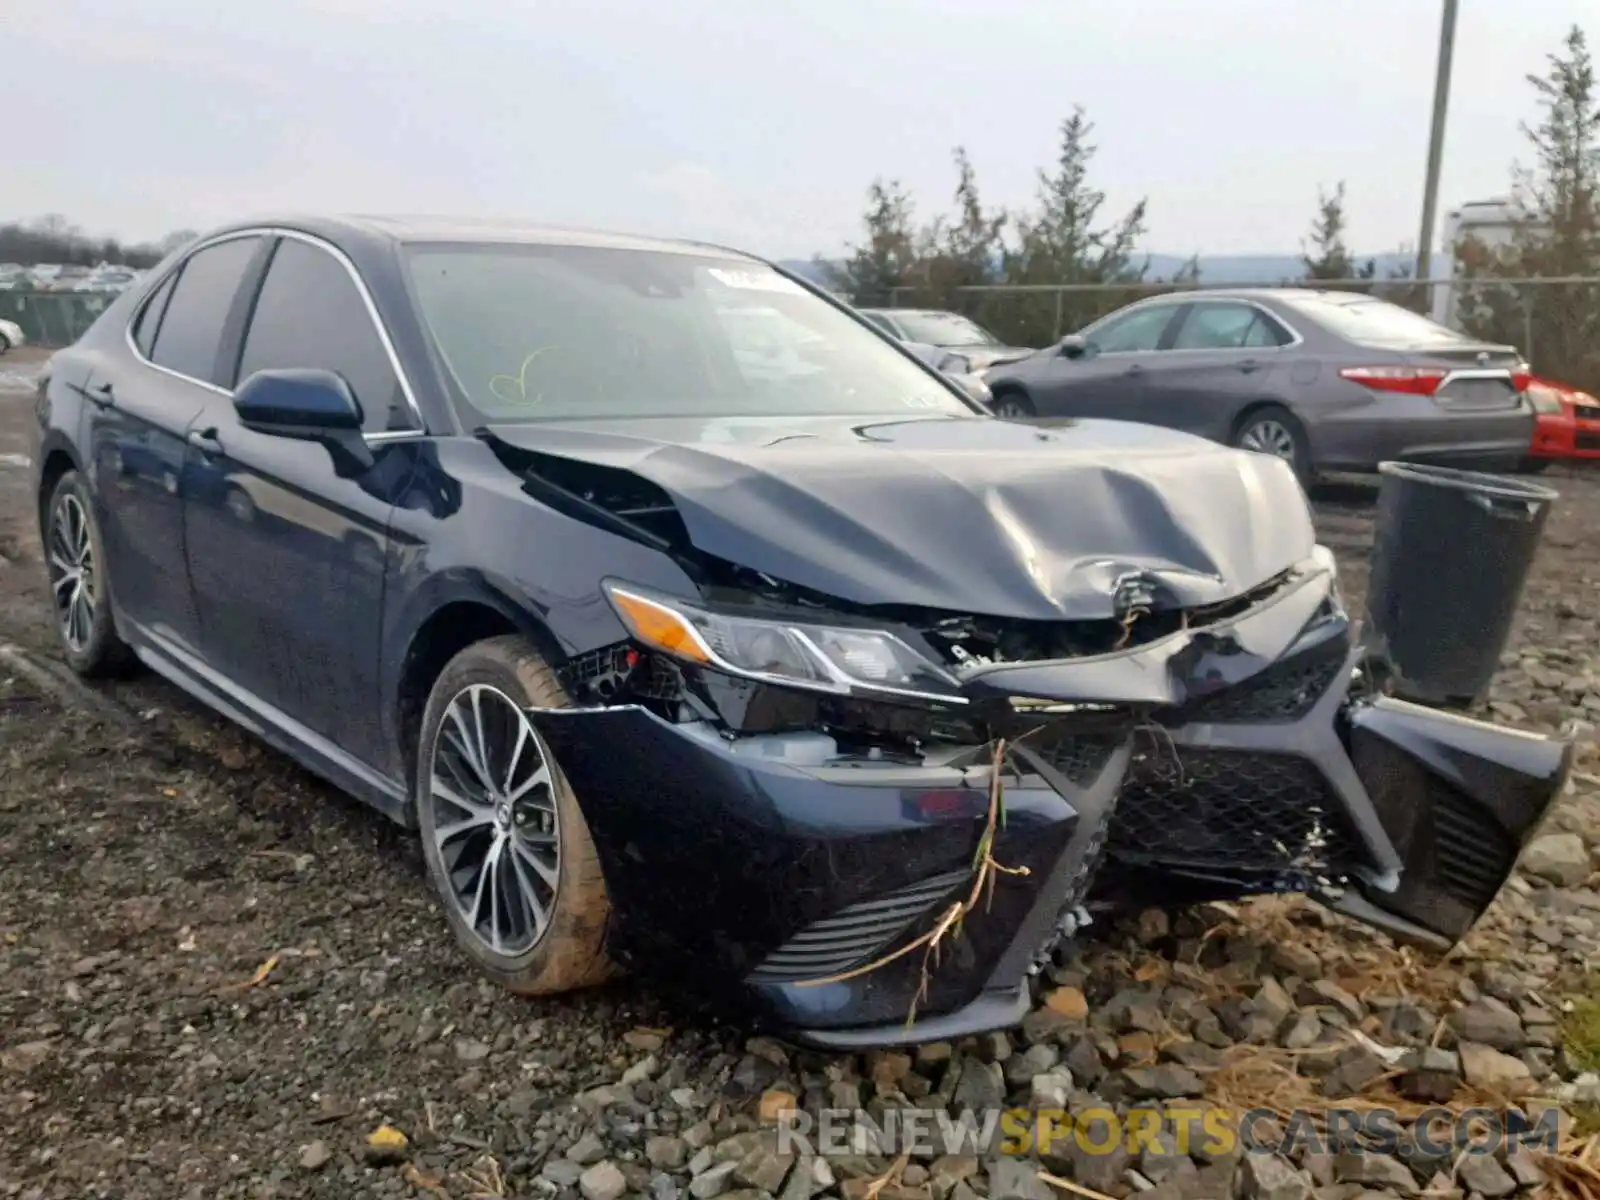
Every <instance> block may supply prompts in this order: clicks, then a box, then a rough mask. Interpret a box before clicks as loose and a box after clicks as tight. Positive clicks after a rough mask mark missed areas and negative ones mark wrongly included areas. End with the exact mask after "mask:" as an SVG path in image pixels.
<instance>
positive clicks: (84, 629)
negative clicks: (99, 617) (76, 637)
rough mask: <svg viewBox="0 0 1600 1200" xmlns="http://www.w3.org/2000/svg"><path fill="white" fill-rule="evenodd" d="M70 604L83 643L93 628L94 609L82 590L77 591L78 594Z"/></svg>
mask: <svg viewBox="0 0 1600 1200" xmlns="http://www.w3.org/2000/svg"><path fill="white" fill-rule="evenodd" d="M72 604H73V608H74V609H75V610H76V611H77V614H78V623H79V633H80V636H81V637H82V638H83V640H84V641H88V640H89V632H90V630H92V629H93V628H94V607H93V605H91V604H90V603H89V597H88V596H87V595H86V594H85V593H84V591H83V589H82V588H79V589H78V594H77V596H76V597H75V598H74V599H73V602H72Z"/></svg>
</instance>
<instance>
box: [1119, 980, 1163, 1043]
mask: <svg viewBox="0 0 1600 1200" xmlns="http://www.w3.org/2000/svg"><path fill="white" fill-rule="evenodd" d="M1105 1020H1106V1022H1107V1023H1108V1024H1109V1025H1110V1026H1111V1028H1112V1029H1114V1030H1115V1031H1117V1032H1118V1033H1126V1032H1130V1031H1132V1030H1135V1029H1142V1030H1144V1031H1145V1032H1146V1033H1161V1032H1162V1026H1163V1024H1165V1022H1164V1021H1163V1020H1162V1018H1161V1004H1160V1001H1159V999H1158V998H1157V996H1156V995H1155V993H1153V992H1149V991H1146V990H1144V989H1143V988H1126V989H1124V990H1123V991H1120V992H1118V993H1117V994H1116V995H1115V996H1113V997H1111V1000H1110V1002H1109V1003H1107V1004H1106V1007H1105Z"/></svg>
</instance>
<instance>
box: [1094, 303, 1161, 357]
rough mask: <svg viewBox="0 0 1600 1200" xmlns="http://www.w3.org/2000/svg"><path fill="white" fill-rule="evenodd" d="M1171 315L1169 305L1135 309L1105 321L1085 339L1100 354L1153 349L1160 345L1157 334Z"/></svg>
mask: <svg viewBox="0 0 1600 1200" xmlns="http://www.w3.org/2000/svg"><path fill="white" fill-rule="evenodd" d="M1172 313H1173V306H1172V305H1170V304H1161V305H1152V306H1150V307H1148V308H1138V309H1135V310H1134V311H1133V312H1130V313H1124V314H1122V315H1121V316H1114V317H1110V318H1108V319H1107V320H1106V321H1105V322H1103V323H1102V324H1101V325H1099V326H1097V327H1095V328H1094V329H1093V330H1092V331H1091V332H1090V333H1089V335H1088V338H1089V341H1091V342H1093V343H1094V346H1095V348H1096V349H1097V350H1099V351H1100V353H1102V354H1126V353H1129V352H1130V351H1139V350H1154V349H1156V347H1157V346H1159V345H1160V344H1161V335H1162V334H1163V333H1164V332H1166V328H1167V325H1168V324H1169V323H1170V322H1171V321H1172Z"/></svg>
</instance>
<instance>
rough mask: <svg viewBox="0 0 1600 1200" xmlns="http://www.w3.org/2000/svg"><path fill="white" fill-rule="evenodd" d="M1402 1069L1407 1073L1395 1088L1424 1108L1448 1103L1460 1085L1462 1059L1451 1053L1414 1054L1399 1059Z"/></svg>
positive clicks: (1430, 1050) (1434, 1049)
mask: <svg viewBox="0 0 1600 1200" xmlns="http://www.w3.org/2000/svg"><path fill="white" fill-rule="evenodd" d="M1400 1068H1401V1070H1403V1071H1405V1074H1404V1075H1402V1076H1401V1077H1400V1079H1399V1081H1398V1083H1397V1084H1396V1087H1397V1088H1398V1090H1399V1092H1400V1094H1401V1095H1402V1096H1404V1097H1406V1098H1407V1099H1408V1100H1416V1101H1419V1102H1421V1103H1424V1104H1445V1103H1448V1102H1449V1100H1450V1099H1451V1097H1453V1096H1454V1095H1455V1094H1456V1086H1457V1085H1458V1084H1459V1083H1460V1082H1461V1058H1460V1056H1459V1055H1457V1054H1452V1053H1451V1052H1450V1051H1448V1050H1439V1049H1436V1048H1434V1047H1428V1048H1426V1049H1422V1050H1412V1051H1410V1052H1409V1053H1407V1054H1406V1055H1405V1056H1404V1057H1403V1058H1401V1059H1400Z"/></svg>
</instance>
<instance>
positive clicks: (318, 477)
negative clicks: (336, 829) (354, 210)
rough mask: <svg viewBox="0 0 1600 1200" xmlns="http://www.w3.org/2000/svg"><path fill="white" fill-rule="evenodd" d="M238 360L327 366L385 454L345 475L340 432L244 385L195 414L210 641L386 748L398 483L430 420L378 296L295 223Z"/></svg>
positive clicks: (261, 689)
mask: <svg viewBox="0 0 1600 1200" xmlns="http://www.w3.org/2000/svg"><path fill="white" fill-rule="evenodd" d="M237 345H238V364H237V369H236V371H234V372H232V373H231V374H230V378H229V382H230V387H231V385H232V382H233V380H234V379H235V378H236V379H238V380H240V381H242V380H244V379H248V378H249V377H250V375H251V374H253V373H254V372H256V371H259V370H268V369H274V368H320V369H323V370H330V371H333V372H335V373H336V374H338V375H341V376H342V377H343V378H344V379H345V381H346V382H347V383H348V384H349V385H350V388H351V391H352V392H353V393H354V394H355V397H356V400H357V402H358V403H359V404H360V405H361V409H362V412H363V414H364V416H365V432H366V435H367V441H368V443H369V445H370V447H371V449H372V451H373V455H374V458H375V460H376V461H375V464H374V466H373V467H372V468H370V469H369V470H368V471H367V472H365V473H364V474H361V475H359V476H357V477H355V478H341V477H340V476H339V475H338V474H336V473H335V470H334V462H333V458H332V456H331V455H330V454H329V452H328V450H327V448H326V447H324V446H322V445H320V444H318V443H316V442H308V441H298V440H295V439H291V438H283V437H274V436H271V435H268V434H262V433H256V432H254V431H253V430H250V429H247V428H245V427H244V426H243V425H242V424H240V422H239V420H238V416H237V414H236V412H235V411H234V407H233V403H232V399H231V396H228V395H219V396H216V397H213V399H212V402H211V403H209V404H208V405H207V407H206V410H205V413H204V414H203V416H202V417H201V419H199V420H197V421H196V422H195V427H194V430H193V436H192V438H191V445H190V450H189V460H188V461H189V468H190V470H191V472H192V473H193V474H195V475H198V476H203V477H206V478H208V479H210V480H212V481H213V482H212V484H211V486H209V487H208V488H207V489H206V493H205V501H204V503H200V502H196V503H194V504H192V505H191V506H190V509H189V513H188V543H187V551H188V563H189V572H190V575H191V576H192V578H193V579H194V586H195V595H196V598H197V600H198V602H199V607H200V618H201V627H202V631H203V640H204V647H205V657H206V660H207V662H208V663H210V664H211V665H212V666H213V667H214V668H215V669H217V670H218V671H220V672H221V673H222V674H223V675H225V676H226V677H227V678H228V679H230V680H231V681H233V682H234V683H235V684H237V685H238V686H240V687H241V688H243V689H246V690H247V691H248V692H249V693H250V698H252V699H254V700H255V701H257V702H264V703H265V704H267V705H269V706H271V707H272V708H274V709H276V710H277V711H278V712H279V713H281V714H283V715H285V716H288V717H289V718H291V719H292V720H293V721H295V722H297V723H298V724H300V725H301V726H303V727H305V728H306V729H309V730H310V731H312V732H313V733H315V734H317V735H320V736H321V737H322V738H323V739H326V740H327V741H328V742H331V743H335V744H336V745H337V746H338V747H340V748H342V749H343V750H344V751H346V752H348V753H349V754H352V755H354V756H355V757H356V758H357V759H360V760H362V761H364V762H367V763H373V762H378V761H381V737H380V728H379V721H378V714H379V705H378V703H377V695H378V691H377V670H378V646H379V630H380V627H381V624H382V620H381V618H382V609H383V584H384V569H385V563H386V558H387V553H388V542H389V533H388V528H389V514H390V511H391V509H392V507H393V502H392V499H391V496H392V494H393V492H394V489H395V487H396V486H397V485H398V483H400V482H403V481H404V478H405V476H406V475H407V474H408V472H409V461H410V460H409V459H408V458H407V457H406V447H405V446H404V445H403V444H399V443H404V442H406V441H409V440H413V439H414V438H415V437H416V436H417V435H419V434H420V432H421V426H420V423H419V421H418V420H417V419H416V417H415V416H414V415H413V413H414V410H413V408H412V406H411V404H410V401H409V396H408V394H407V393H406V392H405V390H404V388H403V386H402V384H401V379H400V373H399V370H398V368H397V366H396V365H395V360H394V357H393V355H392V354H391V353H390V349H389V344H388V342H387V339H386V338H385V336H384V335H383V334H382V333H381V331H380V328H379V326H378V323H377V317H376V315H375V310H374V309H372V308H371V307H370V306H369V305H368V302H367V299H366V296H365V294H364V291H363V288H362V285H361V284H360V283H359V282H358V280H357V277H356V275H355V271H354V268H353V267H352V266H350V265H349V264H348V261H347V260H345V259H343V258H342V257H341V256H339V255H338V253H337V252H336V251H335V250H334V249H333V248H332V247H329V246H327V245H325V244H323V243H321V242H318V241H315V240H312V239H302V238H299V237H290V236H287V235H285V236H284V237H283V238H281V239H280V240H278V242H277V244H276V246H275V248H274V249H273V250H272V257H271V261H270V263H269V264H268V266H267V269H266V274H265V277H264V278H263V280H262V282H261V287H260V292H259V294H258V295H257V296H256V297H255V303H254V307H253V309H252V311H251V314H250V317H249V322H248V325H247V326H246V327H245V328H244V330H243V334H242V339H241V340H240V342H238V343H237Z"/></svg>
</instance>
